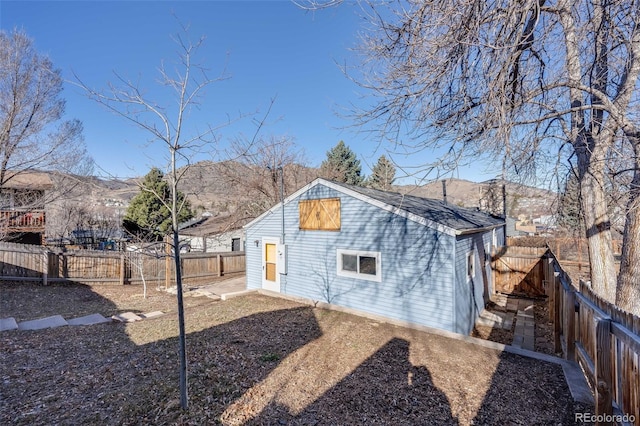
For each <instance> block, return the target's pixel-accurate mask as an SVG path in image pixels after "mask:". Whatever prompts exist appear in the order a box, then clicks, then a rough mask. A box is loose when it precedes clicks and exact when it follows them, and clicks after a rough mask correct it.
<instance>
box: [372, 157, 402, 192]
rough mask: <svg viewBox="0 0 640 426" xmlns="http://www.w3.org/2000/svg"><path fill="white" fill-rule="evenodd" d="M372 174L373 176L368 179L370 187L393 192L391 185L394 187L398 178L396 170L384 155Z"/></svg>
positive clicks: (379, 159)
mask: <svg viewBox="0 0 640 426" xmlns="http://www.w3.org/2000/svg"><path fill="white" fill-rule="evenodd" d="M371 172H372V173H371V176H370V177H369V179H367V185H368V186H370V187H371V188H373V189H381V190H383V191H389V190H391V185H393V181H394V180H395V176H396V168H395V166H394V165H393V163H392V162H391V161H389V160H388V159H387V157H385V156H384V155H382V156H380V158H378V162H377V163H376V165H375V166H373V170H372V171H371Z"/></svg>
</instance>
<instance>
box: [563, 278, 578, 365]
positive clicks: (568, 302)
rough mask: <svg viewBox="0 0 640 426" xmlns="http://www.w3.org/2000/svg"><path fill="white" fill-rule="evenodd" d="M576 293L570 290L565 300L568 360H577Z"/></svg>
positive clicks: (565, 332)
mask: <svg viewBox="0 0 640 426" xmlns="http://www.w3.org/2000/svg"><path fill="white" fill-rule="evenodd" d="M575 332H576V293H575V292H574V291H573V289H569V291H568V292H567V294H566V295H565V298H564V338H565V341H566V348H567V353H566V354H565V357H566V359H568V360H569V361H575V360H576V337H575Z"/></svg>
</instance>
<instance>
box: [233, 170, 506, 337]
mask: <svg viewBox="0 0 640 426" xmlns="http://www.w3.org/2000/svg"><path fill="white" fill-rule="evenodd" d="M283 206H284V208H283ZM504 225H505V223H504V220H503V219H502V218H497V217H494V216H491V215H488V214H486V213H483V212H480V211H477V210H471V209H465V208H461V207H457V206H454V205H451V204H446V203H445V202H443V201H439V200H432V199H426V198H421V197H415V196H411V195H403V194H399V193H394V192H386V191H378V190H375V189H370V188H362V187H358V186H353V185H347V184H344V183H338V182H333V181H328V180H325V179H320V178H319V179H316V180H314V181H313V182H311V183H310V184H308V185H307V186H305V187H303V188H301V189H300V190H298V191H297V192H295V193H294V194H292V195H291V196H289V197H287V198H286V199H285V200H284V202H283V203H280V204H278V205H276V206H274V207H273V208H271V209H270V210H268V211H267V212H265V213H264V214H262V215H261V216H259V217H257V218H256V219H254V220H253V221H251V222H250V223H248V224H247V225H245V227H244V228H245V232H246V258H247V288H248V289H260V288H262V289H267V290H271V291H275V292H279V293H283V294H287V295H292V296H298V297H303V298H307V299H311V300H314V301H322V302H327V303H331V304H335V305H340V306H344V307H348V308H352V309H354V310H359V311H362V312H366V313H371V314H375V315H381V316H384V317H388V318H392V319H396V320H401V321H407V322H410V323H414V324H420V325H425V326H429V327H435V328H439V329H444V330H448V331H452V332H456V333H461V334H469V333H470V332H471V330H472V329H473V325H474V323H475V320H476V318H477V317H478V315H479V313H480V311H482V309H483V308H484V306H485V302H486V301H487V300H488V296H489V295H490V294H491V293H492V292H493V283H492V282H491V276H492V275H491V258H490V253H491V250H492V249H493V247H496V246H502V245H504Z"/></svg>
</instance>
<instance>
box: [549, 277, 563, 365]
mask: <svg viewBox="0 0 640 426" xmlns="http://www.w3.org/2000/svg"><path fill="white" fill-rule="evenodd" d="M551 283H552V285H553V350H554V351H555V352H556V353H557V352H560V351H561V350H562V345H561V344H560V332H561V330H562V328H561V324H560V321H561V320H562V318H560V292H561V291H563V290H564V287H562V284H561V283H560V279H559V277H556V276H555V274H553V280H552V281H551Z"/></svg>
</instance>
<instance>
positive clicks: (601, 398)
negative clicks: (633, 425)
mask: <svg viewBox="0 0 640 426" xmlns="http://www.w3.org/2000/svg"><path fill="white" fill-rule="evenodd" d="M595 326H596V336H595V337H596V341H595V346H596V347H595V357H596V359H595V367H596V371H595V387H596V389H595V395H596V398H595V399H596V416H601V415H605V416H606V415H611V414H613V404H612V398H611V397H612V395H611V389H612V388H611V383H612V379H611V335H610V332H611V320H610V319H608V318H601V319H597V320H596V324H595ZM605 423H606V424H609V423H608V422H604V421H603V422H596V424H605Z"/></svg>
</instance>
